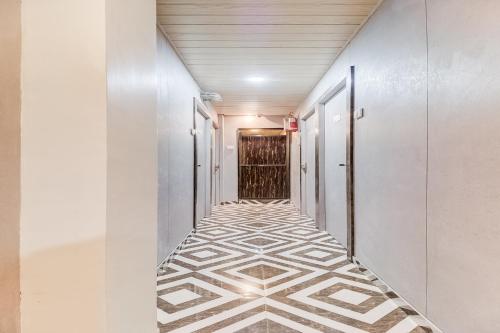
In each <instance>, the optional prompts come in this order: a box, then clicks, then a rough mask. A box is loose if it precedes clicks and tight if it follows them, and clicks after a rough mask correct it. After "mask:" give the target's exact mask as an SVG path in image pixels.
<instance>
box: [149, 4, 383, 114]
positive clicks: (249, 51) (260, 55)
mask: <svg viewBox="0 0 500 333" xmlns="http://www.w3.org/2000/svg"><path fill="white" fill-rule="evenodd" d="M378 2H379V1H378V0H157V3H158V8H157V9H158V11H157V12H158V23H159V24H160V26H161V27H162V29H163V30H164V32H165V33H166V34H167V35H168V37H169V39H170V40H171V42H172V43H173V44H174V47H175V48H176V49H177V51H178V52H179V54H180V56H181V57H182V59H183V61H184V63H185V64H186V65H187V66H188V68H189V70H190V71H191V73H192V74H193V76H194V77H195V79H196V80H197V81H198V83H199V84H200V85H201V88H202V89H204V90H207V91H215V92H218V93H220V94H221V95H222V96H223V98H224V102H222V103H216V104H215V107H216V109H217V112H219V113H222V114H227V115H229V114H266V115H271V114H287V113H289V112H293V111H295V109H296V107H297V105H298V104H299V103H300V102H301V101H302V100H303V99H304V98H305V97H306V95H307V94H308V93H309V91H310V90H311V89H312V88H313V87H314V85H315V84H316V83H317V82H318V81H319V79H320V78H321V77H322V76H323V74H324V73H325V72H326V71H327V69H328V68H329V67H330V65H331V64H332V62H333V60H334V58H335V56H336V55H337V54H338V53H339V52H340V50H341V49H342V47H343V46H344V45H345V44H346V43H347V42H348V40H349V39H350V37H351V36H352V35H353V34H354V33H355V31H356V30H357V29H358V28H359V25H360V24H361V23H363V22H364V20H365V19H366V17H367V16H368V15H369V14H370V13H371V12H372V11H373V9H374V8H375V6H376V4H377V3H378ZM252 80H253V81H259V82H252Z"/></svg>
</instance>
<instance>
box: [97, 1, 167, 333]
mask: <svg viewBox="0 0 500 333" xmlns="http://www.w3.org/2000/svg"><path fill="white" fill-rule="evenodd" d="M105 10H106V67H107V68H106V78H107V206H106V219H107V221H106V222H107V223H106V312H107V313H106V327H107V330H106V332H108V333H118V332H120V333H136V332H145V333H149V332H156V330H157V324H156V298H157V296H156V248H157V246H156V236H157V235H156V228H157V203H158V199H157V195H158V194H157V135H156V61H155V60H156V26H155V22H156V21H155V20H156V1H155V0H127V1H123V0H106V9H105Z"/></svg>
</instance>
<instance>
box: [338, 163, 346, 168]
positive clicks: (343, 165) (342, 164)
mask: <svg viewBox="0 0 500 333" xmlns="http://www.w3.org/2000/svg"><path fill="white" fill-rule="evenodd" d="M339 166H341V167H345V166H347V165H345V164H344V163H340V164H339Z"/></svg>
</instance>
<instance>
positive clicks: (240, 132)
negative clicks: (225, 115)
mask: <svg viewBox="0 0 500 333" xmlns="http://www.w3.org/2000/svg"><path fill="white" fill-rule="evenodd" d="M245 132H248V133H249V134H255V135H266V134H265V132H274V133H275V134H279V133H283V132H284V129H283V128H238V130H237V131H236V134H237V135H236V138H237V140H238V141H237V142H238V149H237V152H236V153H237V158H238V181H237V184H238V201H240V200H242V198H241V187H240V179H241V174H240V153H241V149H242V147H241V143H242V137H243V134H244V133H245ZM291 142H292V138H291V135H290V132H286V173H287V182H288V198H283V199H290V198H291V179H290V177H291V172H290V171H291V170H290V150H291ZM251 200H253V199H251ZM276 200H278V199H276Z"/></svg>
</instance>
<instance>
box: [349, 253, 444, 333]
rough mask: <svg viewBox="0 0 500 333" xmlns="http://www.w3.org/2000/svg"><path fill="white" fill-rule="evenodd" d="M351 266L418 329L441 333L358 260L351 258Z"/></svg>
mask: <svg viewBox="0 0 500 333" xmlns="http://www.w3.org/2000/svg"><path fill="white" fill-rule="evenodd" d="M352 259H353V264H354V265H356V266H357V267H358V269H359V270H360V271H361V272H362V273H363V274H364V275H365V276H366V277H367V278H368V279H369V280H370V281H371V282H372V283H373V284H374V285H375V286H377V287H378V288H379V289H380V290H381V291H382V292H383V293H384V294H385V295H386V296H387V297H388V298H389V299H391V300H392V301H393V302H395V303H396V304H397V305H398V306H399V307H400V308H401V309H403V311H405V312H406V314H407V315H408V317H409V318H410V319H411V320H412V321H413V322H414V323H415V325H416V326H417V327H418V328H421V329H422V330H423V331H424V332H429V333H430V332H433V333H442V331H441V330H440V329H439V328H438V327H437V326H436V325H435V324H434V323H432V322H431V321H430V320H429V319H427V317H426V316H424V315H423V314H422V313H420V312H419V311H418V310H416V309H415V308H414V307H412V306H411V305H410V303H408V302H407V301H406V300H405V299H404V297H402V296H401V295H399V294H398V293H397V292H396V291H394V289H392V288H391V287H390V286H389V285H388V284H387V283H385V282H384V280H382V279H381V278H380V277H378V276H377V275H376V274H375V273H373V272H372V271H370V270H369V269H368V268H367V267H366V266H364V265H363V264H362V263H361V261H360V260H359V258H357V257H353V258H352Z"/></svg>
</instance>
